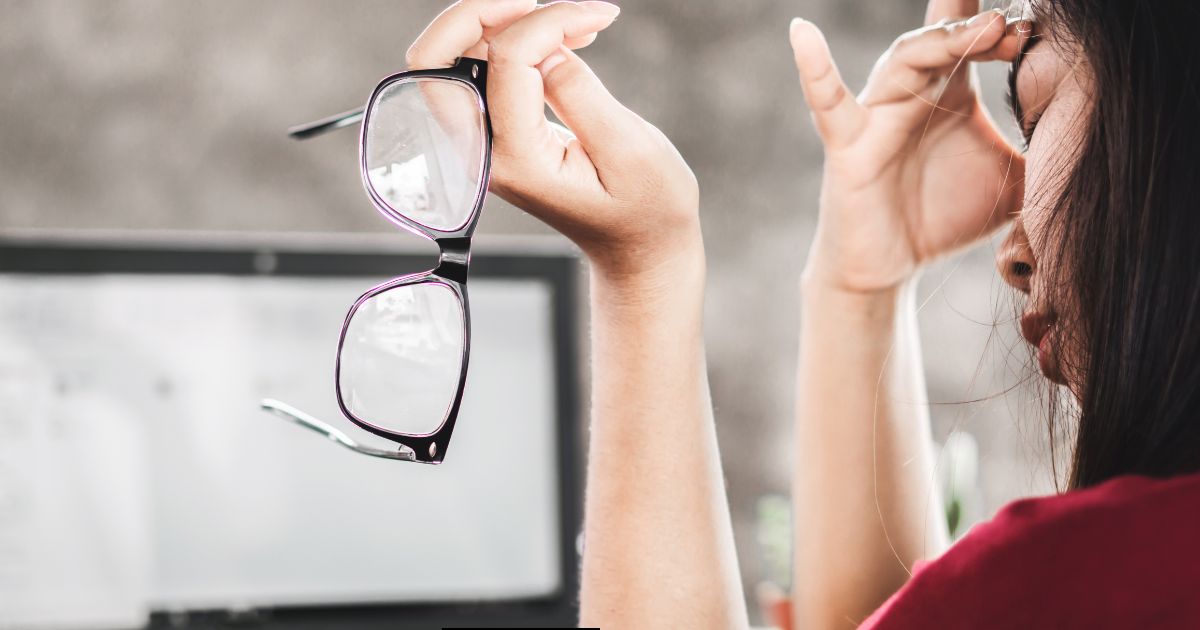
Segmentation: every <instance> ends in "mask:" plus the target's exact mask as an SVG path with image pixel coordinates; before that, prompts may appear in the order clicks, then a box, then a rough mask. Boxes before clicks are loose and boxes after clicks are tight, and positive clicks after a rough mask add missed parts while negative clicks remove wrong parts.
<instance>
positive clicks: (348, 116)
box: [288, 107, 366, 140]
mask: <svg viewBox="0 0 1200 630" xmlns="http://www.w3.org/2000/svg"><path fill="white" fill-rule="evenodd" d="M364 113H366V109H365V108H362V107H360V108H358V109H352V110H350V111H345V112H342V113H340V114H334V115H332V116H328V117H326V118H322V119H321V120H314V121H313V122H310V123H305V124H303V125H296V126H295V127H289V128H288V136H290V137H292V138H293V139H295V140H307V139H309V138H312V137H315V136H319V135H321V134H323V133H326V132H329V131H333V130H334V129H341V128H342V127H349V126H350V125H353V124H354V123H357V122H359V121H360V120H362V119H363V114H364Z"/></svg>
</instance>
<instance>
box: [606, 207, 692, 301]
mask: <svg viewBox="0 0 1200 630" xmlns="http://www.w3.org/2000/svg"><path fill="white" fill-rule="evenodd" d="M588 260H589V262H590V266H591V277H592V283H593V284H594V285H596V286H597V287H598V288H603V289H604V290H605V291H606V292H608V293H610V294H612V295H614V296H615V297H619V298H624V299H627V300H630V301H641V300H645V299H655V298H658V297H664V296H673V295H679V294H681V293H682V294H691V293H696V292H701V293H702V292H703V288H704V282H705V277H706V273H707V270H706V264H707V263H706V258H705V254H704V243H703V239H702V238H701V235H700V230H699V226H698V225H697V226H696V227H695V229H694V230H690V231H689V233H687V234H684V235H679V236H671V237H668V238H663V239H661V240H658V241H656V242H654V243H648V244H641V245H631V244H625V243H623V244H621V245H619V246H616V247H610V248H607V249H606V250H605V251H604V252H601V253H592V252H588Z"/></svg>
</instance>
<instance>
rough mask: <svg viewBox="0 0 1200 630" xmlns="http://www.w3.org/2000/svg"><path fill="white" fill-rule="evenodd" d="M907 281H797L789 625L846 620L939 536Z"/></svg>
mask: <svg viewBox="0 0 1200 630" xmlns="http://www.w3.org/2000/svg"><path fill="white" fill-rule="evenodd" d="M913 285H915V281H914V282H912V283H910V284H908V285H905V286H904V287H903V288H898V289H895V290H891V291H886V292H881V293H874V294H858V293H847V292H842V291H838V290H831V289H827V288H822V287H820V286H816V283H809V284H808V285H806V286H805V287H804V289H803V296H802V314H801V315H802V324H801V334H800V360H799V370H798V388H797V397H798V400H797V414H796V432H795V439H796V447H797V450H796V464H795V477H794V481H793V492H794V496H795V514H796V517H795V518H796V525H795V531H796V553H795V571H794V576H795V580H794V585H795V586H794V590H795V597H796V606H795V610H796V613H795V614H796V615H797V619H796V621H797V624H796V627H798V628H828V627H853V626H855V625H857V623H858V622H860V621H862V619H863V618H864V617H866V616H867V615H868V614H869V613H870V612H871V611H872V610H873V609H874V608H876V607H877V606H878V605H879V604H881V603H882V602H883V600H884V599H886V598H887V596H888V595H890V594H891V593H892V592H894V591H895V590H896V589H897V588H899V587H900V586H901V585H902V584H903V583H904V581H905V580H906V579H907V577H908V575H909V571H910V570H911V568H912V565H913V563H914V562H915V561H916V560H918V559H921V558H927V557H932V556H935V555H937V554H939V553H940V552H941V551H942V549H943V548H944V547H945V546H946V540H947V534H946V530H945V523H944V519H943V518H942V517H941V515H940V513H941V500H940V498H939V495H938V492H937V489H936V486H935V485H934V484H933V480H934V472H933V455H932V452H931V451H932V449H931V445H930V429H929V415H928V409H927V403H926V394H925V383H924V376H923V368H922V365H921V356H920V346H919V339H918V335H917V328H916V307H915V304H914V293H915V287H914V286H913Z"/></svg>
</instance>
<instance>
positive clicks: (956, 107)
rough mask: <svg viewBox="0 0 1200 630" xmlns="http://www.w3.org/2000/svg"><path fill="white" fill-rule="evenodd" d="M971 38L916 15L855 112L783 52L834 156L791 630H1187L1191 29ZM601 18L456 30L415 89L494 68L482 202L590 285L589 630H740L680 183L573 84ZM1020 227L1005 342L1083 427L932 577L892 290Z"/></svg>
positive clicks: (948, 15)
mask: <svg viewBox="0 0 1200 630" xmlns="http://www.w3.org/2000/svg"><path fill="white" fill-rule="evenodd" d="M976 9H977V7H976V6H975V3H974V2H968V1H966V0H931V3H930V6H929V10H928V14H927V17H926V23H927V24H928V26H926V27H925V28H923V29H919V30H917V31H914V32H912V33H908V34H906V35H904V36H902V37H901V38H900V39H898V40H897V41H896V43H895V45H893V46H892V47H891V48H890V49H889V50H888V51H887V53H885V55H884V56H883V58H881V59H880V62H879V63H878V64H877V66H876V68H875V70H874V72H873V73H872V76H871V77H870V79H869V80H868V83H867V86H866V88H865V89H864V90H863V91H862V92H861V93H860V94H859V95H858V97H857V98H855V97H854V96H853V95H851V94H850V92H849V90H848V89H847V88H846V86H845V85H844V84H843V83H842V81H841V79H840V78H839V75H838V73H837V70H836V68H835V66H834V64H833V61H832V59H831V58H830V54H829V50H828V48H827V46H826V45H825V42H824V40H823V38H822V36H821V34H820V32H819V31H818V30H817V29H816V27H815V26H813V25H812V24H810V23H808V22H804V21H802V20H797V21H794V22H793V23H792V26H791V42H792V46H793V48H794V50H795V53H796V64H797V67H798V69H799V74H800V80H801V83H802V85H803V87H804V91H805V97H806V99H807V101H808V104H809V107H810V108H811V110H812V112H813V119H814V122H815V124H816V127H817V130H818V132H819V134H820V136H821V138H822V141H823V142H824V144H825V150H826V164H825V175H824V183H823V187H822V193H821V199H820V220H819V225H818V229H817V235H816V237H815V242H814V243H813V246H812V249H811V252H810V255H809V259H808V262H807V265H806V268H805V270H804V273H803V281H802V287H801V289H802V304H803V308H802V314H801V315H802V321H803V324H802V329H801V330H802V332H801V342H800V365H799V374H798V405H797V419H796V448H797V457H796V462H797V465H796V471H795V479H794V491H795V499H796V505H797V527H796V546H797V550H796V551H797V553H796V563H795V565H796V566H795V584H796V585H797V588H796V592H795V606H794V610H795V613H794V618H793V621H794V622H795V625H796V626H797V627H804V628H813V627H815V628H825V627H849V626H853V625H856V624H858V623H859V622H862V621H863V620H864V619H865V620H866V625H867V626H871V627H880V628H890V627H945V626H969V627H1022V626H1030V625H1034V626H1068V625H1082V626H1088V627H1096V626H1119V627H1129V626H1136V627H1144V626H1148V625H1154V624H1164V623H1165V624H1169V625H1197V624H1200V602H1198V601H1197V600H1198V598H1196V597H1194V596H1193V593H1192V591H1193V590H1194V589H1193V585H1195V584H1196V583H1197V581H1198V580H1200V563H1198V562H1196V561H1195V560H1196V559H1197V558H1198V557H1200V542H1197V541H1196V536H1195V535H1194V533H1195V532H1196V531H1197V530H1198V526H1200V507H1198V506H1200V476H1190V473H1194V472H1195V471H1197V470H1198V469H1200V420H1198V419H1197V414H1198V412H1200V394H1198V393H1197V389H1198V388H1196V387H1195V385H1196V384H1197V383H1200V328H1197V326H1196V325H1195V321H1194V318H1195V317H1200V308H1198V302H1200V273H1197V272H1198V271H1200V248H1197V247H1195V246H1194V245H1193V241H1194V240H1195V236H1196V235H1198V234H1200V212H1196V211H1195V209H1193V208H1192V207H1190V204H1191V203H1194V200H1197V199H1200V190H1196V189H1198V188H1200V178H1197V177H1194V176H1193V175H1192V173H1191V172H1190V169H1191V168H1192V165H1193V163H1195V157H1196V155H1195V154H1196V153H1197V152H1200V137H1198V136H1200V125H1197V123H1196V121H1195V114H1196V109H1197V105H1198V104H1200V96H1198V93H1197V90H1196V88H1195V80H1194V79H1193V77H1192V75H1191V73H1192V71H1193V69H1194V68H1195V67H1196V66H1197V64H1196V63H1195V62H1196V61H1197V60H1198V58H1200V51H1198V49H1197V48H1196V47H1195V46H1193V45H1191V41H1190V40H1191V39H1192V37H1191V35H1190V33H1189V32H1188V29H1189V28H1190V25H1191V24H1193V23H1194V22H1195V20H1194V17H1195V15H1194V14H1193V11H1194V10H1193V9H1192V8H1191V7H1190V6H1189V5H1188V4H1187V3H1184V2H1165V1H1157V2H1152V1H1151V0H1123V1H1117V0H1111V1H1103V0H1045V1H1044V2H1042V3H1039V4H1037V5H1035V6H1033V7H1032V8H1031V10H1030V17H1031V18H1032V19H1031V20H1029V21H1024V22H1015V23H1012V24H1008V23H1006V20H1005V19H1004V16H1003V15H1000V14H999V13H993V12H988V13H983V14H980V15H977V16H975V17H973V18H969V16H970V15H971V14H972V13H974V11H975V10H976ZM617 13H618V9H617V7H616V6H614V5H611V4H608V3H605V2H579V3H570V2H562V3H555V4H551V5H549V6H546V7H544V8H540V9H537V10H535V6H534V4H533V3H532V0H498V1H489V0H463V1H462V2H460V3H458V4H456V5H454V6H453V7H451V8H450V9H448V10H447V11H446V12H444V13H443V14H442V15H440V16H439V17H438V18H437V19H436V20H435V21H434V22H433V23H432V24H431V25H430V26H429V27H428V29H427V30H426V31H425V33H424V34H422V36H421V37H420V39H419V40H418V41H417V42H416V43H415V44H414V46H413V47H412V49H411V50H410V51H409V55H408V61H409V64H410V66H411V67H414V68H422V67H438V66H446V65H449V64H450V63H452V62H453V60H454V58H456V57H458V56H460V55H463V54H466V55H469V56H476V57H487V58H488V59H489V61H490V71H489V88H488V89H489V93H488V97H489V105H490V108H491V112H492V123H493V128H494V136H495V143H494V158H495V162H494V170H493V181H492V191H493V192H495V193H497V194H499V195H500V196H502V197H504V198H505V199H508V200H509V201H511V202H513V203H514V204H516V205H518V206H520V207H522V208H524V209H526V210H528V211H529V212H530V213H532V214H535V215H536V216H538V217H539V218H541V219H542V220H544V221H546V222H547V223H548V224H550V225H551V226H553V227H555V228H557V229H558V230H560V231H561V232H563V233H564V234H565V235H567V236H568V237H570V238H571V239H572V240H574V241H575V242H576V243H577V244H578V245H579V246H580V248H581V249H582V250H583V251H584V252H585V253H586V254H587V256H588V258H589V259H590V261H591V266H590V270H591V271H590V273H591V304H592V306H591V313H592V318H593V322H592V331H593V339H592V344H593V346H592V354H593V366H592V375H593V385H592V392H593V417H592V429H591V441H590V456H589V468H588V478H587V483H588V488H587V512H586V519H585V541H586V544H585V546H584V557H583V580H582V593H581V621H582V623H583V625H593V626H594V625H599V626H602V627H605V628H660V627H664V628H665V627H679V628H684V627H686V628H734V627H745V626H746V624H747V614H746V610H745V607H744V604H743V600H742V595H741V593H742V590H741V587H740V585H739V583H738V573H737V561H736V558H735V556H734V547H733V537H732V532H731V527H730V520H729V514H728V508H727V505H726V500H725V496H724V490H723V487H722V476H721V470H720V464H719V460H718V457H717V445H716V440H715V435H714V430H713V422H712V411H711V405H710V402H709V395H708V386H707V382H706V378H705V367H704V349H703V341H702V335H701V302H702V293H703V285H704V275H705V270H704V264H705V261H704V250H703V246H702V242H701V236H700V229H699V219H698V215H697V207H698V193H697V185H696V181H695V178H694V177H693V175H692V173H691V171H690V170H689V169H688V167H687V165H686V164H685V163H684V162H683V160H682V159H681V158H680V156H679V154H678V153H677V152H676V151H675V149H674V148H673V147H672V146H671V144H670V143H669V142H668V141H667V140H666V139H665V138H664V137H663V136H662V134H661V133H659V132H658V131H657V130H656V129H654V128H653V127H652V126H651V125H649V124H647V123H646V122H645V121H643V120H641V119H640V118H639V117H638V116H637V115H636V114H634V113H633V112H630V111H629V110H628V109H626V108H624V107H623V106H622V105H621V104H620V103H618V102H616V101H615V100H614V99H613V98H612V96H611V95H609V94H608V92H607V91H606V90H605V89H604V87H603V85H602V84H601V83H600V81H599V80H598V79H597V78H596V77H595V75H593V74H592V73H591V72H590V70H589V69H588V68H587V66H586V65H585V64H584V63H583V62H582V61H581V60H580V59H579V57H577V56H576V55H575V54H574V53H573V52H572V49H576V48H579V47H582V46H586V45H587V44H589V43H590V42H591V41H593V40H594V39H595V37H596V34H597V33H598V32H599V31H601V30H603V29H604V28H606V27H607V26H608V25H609V24H611V23H612V21H613V19H614V18H615V17H616V15H617ZM991 60H998V61H1002V62H1008V63H1012V64H1013V69H1014V79H1013V95H1014V98H1013V100H1014V103H1013V105H1014V110H1015V113H1016V114H1017V116H1018V119H1019V121H1020V123H1021V125H1022V128H1023V129H1024V131H1025V135H1026V138H1027V142H1028V150H1027V151H1025V152H1022V151H1020V150H1017V149H1014V148H1013V147H1010V146H1009V145H1008V143H1007V142H1006V141H1005V140H1004V139H1003V137H1002V136H1001V135H1000V134H999V133H998V132H997V130H996V128H995V126H994V125H993V123H992V119H991V118H990V117H989V115H988V113H987V112H986V111H985V110H984V108H983V106H982V105H981V103H980V102H979V100H978V98H977V95H976V92H975V89H974V86H973V85H972V81H971V79H970V74H969V71H968V68H969V64H968V63H967V62H975V61H991ZM544 103H548V104H549V105H550V107H551V108H552V109H553V110H554V111H555V113H556V114H557V115H558V117H559V118H560V119H561V120H562V121H563V122H564V123H565V124H566V125H567V127H569V128H570V129H571V130H572V132H573V133H574V135H573V136H572V135H570V134H568V133H565V132H563V131H562V130H560V129H559V128H557V127H555V126H552V125H550V124H549V123H548V122H547V120H546V118H545V116H544V114H543V106H544ZM1012 219H1015V220H1014V223H1013V227H1012V230H1011V232H1010V234H1009V236H1008V238H1007V240H1006V241H1005V245H1004V247H1003V248H1002V250H1001V251H1000V253H999V256H998V265H999V268H1000V271H1001V274H1002V275H1003V276H1004V278H1005V280H1007V281H1008V282H1009V283H1010V284H1012V285H1013V286H1015V287H1016V288H1017V289H1018V290H1020V291H1022V292H1024V293H1026V294H1028V296H1029V299H1028V306H1027V309H1026V315H1025V316H1024V317H1022V319H1021V328H1022V332H1023V333H1024V334H1025V336H1026V337H1027V338H1028V339H1029V341H1030V342H1031V343H1032V344H1033V345H1034V346H1036V348H1037V355H1038V362H1039V364H1040V366H1041V369H1042V371H1043V372H1044V373H1045V375H1046V377H1047V378H1049V379H1050V380H1051V381H1053V382H1055V383H1060V384H1062V385H1064V386H1065V387H1066V388H1067V389H1068V390H1069V391H1070V392H1071V393H1072V394H1073V395H1074V397H1075V399H1076V401H1077V403H1078V416H1079V417H1078V424H1077V436H1078V437H1077V440H1076V443H1075V445H1074V462H1073V469H1072V475H1071V487H1072V491H1071V492H1068V493H1066V494H1064V495H1062V496H1058V497H1051V498H1046V499H1037V500H1030V501H1024V502H1018V503H1017V504H1014V505H1013V506H1010V507H1009V508H1006V509H1005V510H1004V511H1002V512H1001V514H1000V515H999V516H997V517H996V519H994V520H993V521H992V522H990V523H987V524H984V525H981V526H979V527H976V528H975V529H974V530H972V532H970V533H969V534H968V535H967V536H966V537H965V538H964V539H963V540H962V541H960V542H959V543H958V544H956V545H955V546H954V547H953V548H950V549H949V550H947V544H948V543H947V535H946V531H945V529H944V524H943V520H942V519H941V518H940V516H939V515H938V513H937V512H938V510H937V509H936V506H938V505H940V501H939V500H938V498H937V497H936V496H935V489H934V488H933V487H931V480H932V479H933V473H932V461H931V459H932V458H931V454H930V452H929V451H930V449H929V420H928V414H927V410H926V408H925V405H923V404H920V403H921V402H922V401H923V400H924V383H923V378H922V368H921V363H920V353H919V346H918V340H917V335H916V327H915V320H916V309H915V306H914V304H913V287H914V285H915V283H916V276H917V274H918V272H919V270H920V269H921V267H922V266H923V265H924V264H926V263H928V262H929V261H931V260H933V259H936V258H937V257H938V256H941V255H943V254H946V253H947V252H950V251H952V250H954V249H957V248H960V247H964V246H966V245H968V244H970V243H972V242H974V241H977V240H979V239H981V238H982V237H984V236H986V235H988V234H989V233H990V232H992V231H993V230H995V229H997V228H999V227H1000V226H1002V225H1003V224H1004V223H1006V222H1007V221H1009V220H1012ZM664 245H666V246H664ZM832 479H836V480H837V482H836V483H834V482H831V481H830V480H832ZM873 610H875V612H874V613H872V611H873Z"/></svg>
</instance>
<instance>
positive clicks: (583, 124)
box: [538, 46, 641, 166]
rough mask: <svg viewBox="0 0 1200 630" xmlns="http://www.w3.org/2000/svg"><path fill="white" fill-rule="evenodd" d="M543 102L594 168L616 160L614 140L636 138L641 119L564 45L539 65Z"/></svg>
mask: <svg viewBox="0 0 1200 630" xmlns="http://www.w3.org/2000/svg"><path fill="white" fill-rule="evenodd" d="M538 70H539V71H540V72H541V73H542V83H543V85H544V86H545V95H546V103H548V104H549V105H550V109H551V110H553V111H554V115H555V116H558V119H559V120H561V121H563V124H564V125H566V126H567V128H569V129H570V130H571V132H572V133H574V134H575V137H576V138H577V139H578V140H579V143H580V144H581V145H582V146H583V148H584V150H585V151H586V152H587V154H588V156H589V157H590V158H591V159H592V162H593V163H594V164H596V165H597V166H602V163H603V162H604V161H605V160H606V159H609V158H610V157H611V158H616V157H617V155H616V154H617V153H618V152H617V151H613V150H611V149H610V147H613V146H614V144H615V140H617V139H619V138H632V137H636V136H635V135H633V134H635V133H637V132H638V130H639V128H640V127H639V125H640V124H641V118H639V117H638V115H637V114H635V113H633V112H632V111H630V110H629V109H628V108H626V107H625V106H624V105H622V104H621V103H620V101H618V100H617V99H616V98H615V97H614V96H613V95H612V94H611V93H610V92H609V91H608V89H607V88H605V87H604V84H603V83H602V82H601V81H600V78H599V77H597V76H596V74H595V73H594V72H592V69H591V68H589V67H588V65H587V64H586V63H584V61H583V60H582V59H580V58H579V56H578V55H576V54H575V53H574V52H572V51H571V50H569V49H567V48H566V47H565V46H564V47H560V48H559V49H558V50H557V51H555V52H554V53H552V54H551V55H550V56H549V57H547V58H546V60H545V61H543V62H542V63H541V64H540V65H539V66H538Z"/></svg>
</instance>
